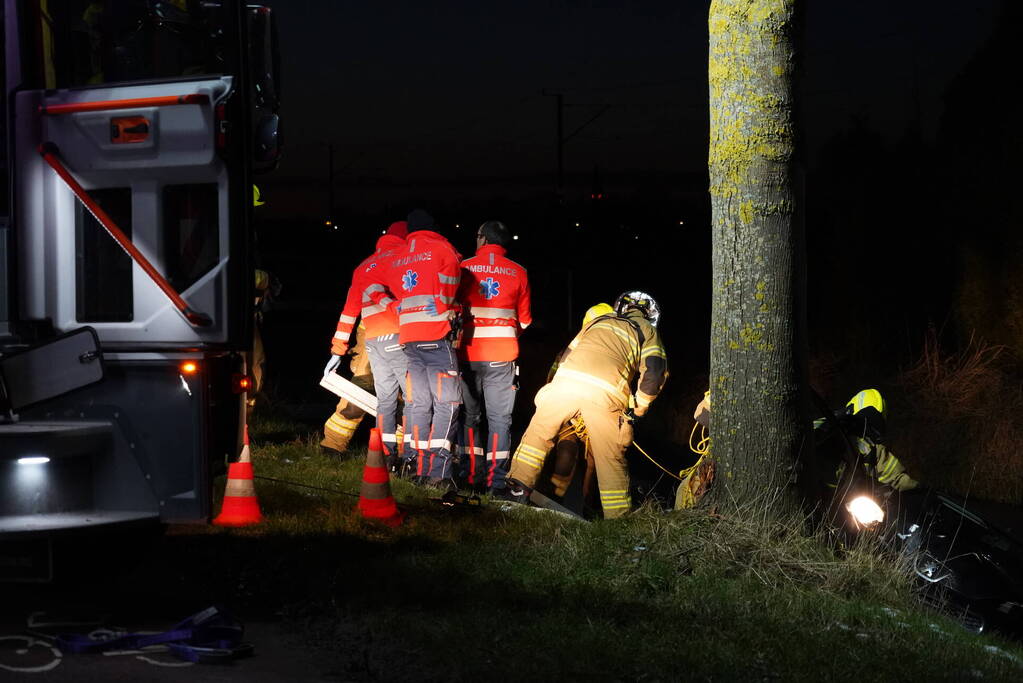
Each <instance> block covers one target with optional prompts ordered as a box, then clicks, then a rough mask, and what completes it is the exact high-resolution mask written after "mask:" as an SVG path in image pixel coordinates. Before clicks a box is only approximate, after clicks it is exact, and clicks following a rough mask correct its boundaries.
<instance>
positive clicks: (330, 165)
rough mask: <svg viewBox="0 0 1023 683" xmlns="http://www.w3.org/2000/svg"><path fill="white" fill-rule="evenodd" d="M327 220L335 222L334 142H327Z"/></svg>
mask: <svg viewBox="0 0 1023 683" xmlns="http://www.w3.org/2000/svg"><path fill="white" fill-rule="evenodd" d="M327 220H328V221H329V222H330V223H333V222H334V143H333V142H328V143H327Z"/></svg>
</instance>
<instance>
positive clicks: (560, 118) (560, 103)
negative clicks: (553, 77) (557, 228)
mask: <svg viewBox="0 0 1023 683" xmlns="http://www.w3.org/2000/svg"><path fill="white" fill-rule="evenodd" d="M540 94H542V95H543V96H544V97H553V98H554V107H555V111H556V117H557V122H558V125H557V137H556V139H555V149H556V150H557V157H558V167H557V168H558V171H557V175H555V176H554V193H555V195H556V196H557V198H558V204H564V203H565V129H564V118H565V117H564V112H565V96H564V95H563V94H562V93H560V92H548V91H547V88H544V89H543V90H541V91H540Z"/></svg>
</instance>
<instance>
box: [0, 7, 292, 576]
mask: <svg viewBox="0 0 1023 683" xmlns="http://www.w3.org/2000/svg"><path fill="white" fill-rule="evenodd" d="M2 11H3V16H2V22H3V30H2V32H0V36H2V40H3V42H4V46H3V50H0V54H3V55H4V63H3V66H2V69H0V76H2V78H3V84H4V85H3V88H2V91H0V92H2V106H0V112H2V113H0V130H2V132H3V135H2V136H0V156H3V157H4V161H5V164H4V165H3V166H4V173H5V178H4V181H5V182H3V183H2V184H0V187H2V190H0V560H2V558H3V556H4V553H3V548H4V544H5V543H8V545H7V547H8V548H13V547H16V546H17V543H20V542H22V541H25V540H29V539H38V538H45V537H48V536H50V535H52V534H55V533H80V532H81V530H82V529H84V528H90V527H99V526H105V525H111V524H123V523H131V522H145V521H160V522H205V521H207V520H208V519H209V517H210V515H211V480H212V478H213V477H214V476H216V474H218V473H219V472H220V471H222V470H223V468H224V466H225V463H227V462H229V461H231V460H233V459H235V458H237V455H238V453H239V450H240V446H241V438H242V429H243V425H244V416H245V412H244V410H245V409H244V399H245V396H244V393H243V392H244V387H245V386H246V384H245V382H244V381H243V380H244V378H245V374H246V366H245V355H246V352H247V351H249V350H251V344H252V324H253V277H254V275H253V274H254V270H253V263H252V258H251V253H250V250H251V243H252V239H251V228H250V218H251V211H252V203H253V199H252V193H253V173H255V172H259V171H262V170H269V169H271V168H273V167H274V165H275V164H276V160H277V157H278V155H279V152H280V139H279V125H280V124H279V117H278V108H279V96H278V88H279V78H278V75H277V59H276V31H275V28H274V23H273V15H272V13H271V12H270V10H269V9H268V8H266V7H262V6H254V5H246V4H244V3H241V2H238V1H237V0H221V1H219V2H200V1H198V0H167V1H164V2H160V1H156V0H60V1H59V2H58V1H57V0H5V2H4V3H3V9H2ZM10 543H14V545H10ZM17 547H21V546H17ZM33 552H35V551H33ZM15 554H16V553H15ZM19 562H20V564H21V565H24V564H25V561H24V560H19V561H18V562H13V563H12V562H8V563H7V564H4V563H3V562H2V561H0V579H2V578H4V572H9V571H15V573H17V572H16V569H17V567H15V569H11V567H12V566H14V565H19Z"/></svg>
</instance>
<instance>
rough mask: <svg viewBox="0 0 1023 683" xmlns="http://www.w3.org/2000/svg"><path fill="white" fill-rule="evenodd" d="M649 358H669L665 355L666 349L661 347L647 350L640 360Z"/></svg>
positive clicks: (652, 347)
mask: <svg viewBox="0 0 1023 683" xmlns="http://www.w3.org/2000/svg"><path fill="white" fill-rule="evenodd" d="M647 356H658V357H660V358H667V357H668V356H667V355H666V354H665V353H664V349H663V348H661V347H660V346H651V347H649V348H648V349H647V350H645V351H644V352H643V353H642V355H640V358H646V357H647Z"/></svg>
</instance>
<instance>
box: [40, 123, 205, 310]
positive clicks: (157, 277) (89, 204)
mask: <svg viewBox="0 0 1023 683" xmlns="http://www.w3.org/2000/svg"><path fill="white" fill-rule="evenodd" d="M59 153H60V151H59V150H58V149H57V146H56V145H55V144H53V143H52V142H44V143H43V144H41V145H39V154H41V155H42V157H43V159H45V160H46V163H48V164H49V165H50V167H51V168H53V170H54V171H56V172H57V175H59V176H60V178H61V180H63V181H64V182H65V183H67V186H68V187H69V188H71V191H72V192H74V193H75V196H76V197H78V200H79V201H80V202H82V205H83V206H84V207H85V208H86V209H88V211H89V213H91V214H92V215H93V216H94V217H95V218H96V220H97V221H99V223H100V225H102V226H103V227H104V228H105V229H106V231H107V232H108V233H109V234H110V236H111V237H113V238H114V241H116V242H117V243H118V244H119V245H120V246H121V248H122V249H124V250H125V251H126V252H127V253H128V256H130V257H131V258H132V260H133V261H135V263H137V264H138V265H139V267H140V268H142V270H144V271H145V272H146V275H148V276H149V279H150V280H152V281H153V282H155V283H156V286H157V287H159V288H160V289H161V290H163V293H164V294H166V295H167V298H168V299H170V300H171V303H172V304H174V307H175V308H177V309H178V311H180V312H181V315H183V316H184V317H185V320H187V321H188V322H189V323H191V324H192V325H193V326H194V327H209V326H210V325H212V324H213V320H212V319H211V318H210V317H209V316H208V315H206V314H205V313H200V312H199V311H196V310H193V309H192V308H191V307H189V305H188V303H187V302H186V301H185V300H184V299H182V298H181V295H180V294H178V293H177V291H176V290H175V289H174V287H172V286H171V284H170V283H169V282H167V279H166V278H164V276H163V275H161V274H160V273H159V271H157V270H156V268H154V267H153V264H152V263H150V262H149V260H148V259H147V258H146V257H145V256H143V255H142V252H140V251H139V250H138V249H137V248H136V247H135V245H134V244H132V243H131V240H130V239H128V236H127V235H125V234H124V233H123V232H121V229H120V228H119V227H117V224H116V223H114V221H113V219H112V218H110V216H109V215H108V214H107V212H106V211H104V210H103V207H101V206H100V205H99V204H97V203H96V202H95V201H94V200H93V198H92V197H90V196H89V193H88V192H86V191H85V188H83V187H82V186H81V185H80V184H79V183H78V181H77V180H75V178H74V176H72V175H71V172H70V171H68V170H67V167H66V166H64V164H63V163H62V162H61V160H60V158H59V157H58V156H57V155H58V154H59Z"/></svg>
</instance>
